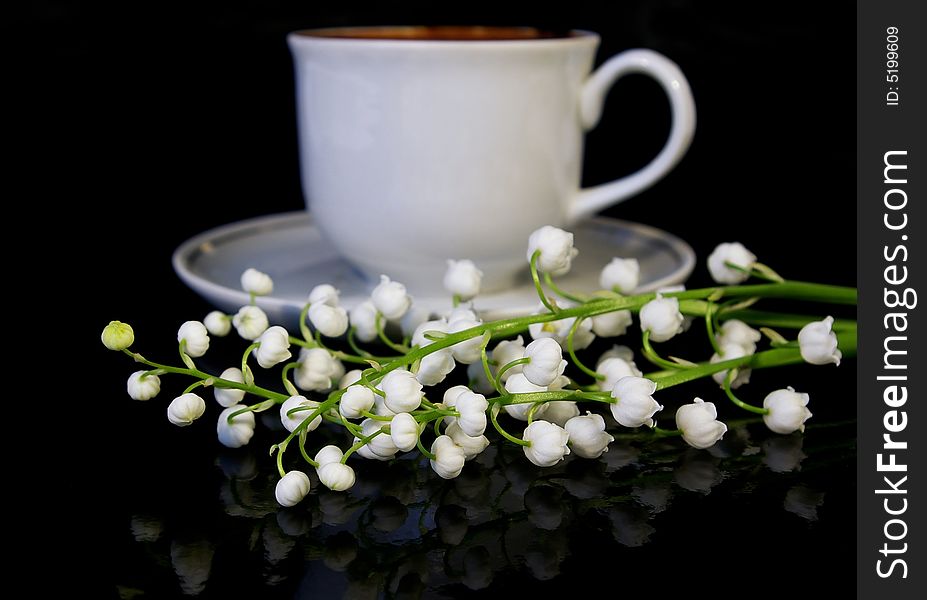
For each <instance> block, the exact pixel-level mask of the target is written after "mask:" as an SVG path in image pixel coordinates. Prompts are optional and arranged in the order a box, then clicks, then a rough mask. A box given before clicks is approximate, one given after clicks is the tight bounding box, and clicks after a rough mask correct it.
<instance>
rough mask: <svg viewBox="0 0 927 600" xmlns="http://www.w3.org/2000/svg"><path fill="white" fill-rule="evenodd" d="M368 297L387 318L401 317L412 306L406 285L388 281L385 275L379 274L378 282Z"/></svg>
mask: <svg viewBox="0 0 927 600" xmlns="http://www.w3.org/2000/svg"><path fill="white" fill-rule="evenodd" d="M370 299H371V301H372V302H373V305H374V306H375V307H376V309H377V310H378V311H379V312H380V314H382V315H383V316H384V317H386V318H387V319H400V318H402V315H404V314H406V311H407V310H409V307H410V306H412V298H410V297H409V294H407V293H406V286H404V285H402V284H401V283H399V282H398V281H390V278H389V277H387V276H386V275H380V283H379V284H378V285H377V287H375V288H373V293H371V295H370Z"/></svg>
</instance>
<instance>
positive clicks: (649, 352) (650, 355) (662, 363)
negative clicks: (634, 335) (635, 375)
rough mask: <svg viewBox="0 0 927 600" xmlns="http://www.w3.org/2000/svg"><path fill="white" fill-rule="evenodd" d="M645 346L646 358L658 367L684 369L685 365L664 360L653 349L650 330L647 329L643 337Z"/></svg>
mask: <svg viewBox="0 0 927 600" xmlns="http://www.w3.org/2000/svg"><path fill="white" fill-rule="evenodd" d="M641 339H642V340H643V344H644V356H645V357H646V358H647V360H649V361H650V362H651V363H653V364H655V365H656V366H658V367H663V368H664V369H670V370H672V369H684V368H686V367H684V366H683V365H681V364H679V363H674V362H672V361H669V360H666V359H665V358H662V357H661V356H660V355H659V354H657V351H656V350H654V349H653V346H651V345H650V330H649V329H647V330H645V331H644V333H643V336H641Z"/></svg>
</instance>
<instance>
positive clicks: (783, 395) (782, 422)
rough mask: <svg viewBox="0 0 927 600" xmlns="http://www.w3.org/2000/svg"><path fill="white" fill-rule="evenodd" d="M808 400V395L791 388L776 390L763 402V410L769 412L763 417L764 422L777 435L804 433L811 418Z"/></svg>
mask: <svg viewBox="0 0 927 600" xmlns="http://www.w3.org/2000/svg"><path fill="white" fill-rule="evenodd" d="M808 400H809V396H808V394H799V393H798V392H796V391H795V390H793V389H792V388H791V387H789V388H786V389H784V390H776V391H774V392H772V393H770V394H769V395H768V396H766V398H765V399H764V400H763V408H765V409H766V410H768V411H769V413H767V414H765V415H763V422H764V423H766V426H767V427H769V429H770V430H771V431H775V432H776V433H783V434H787V433H792V432H793V431H802V432H803V431H805V421H807V420H808V419H810V418H811V411H810V410H808Z"/></svg>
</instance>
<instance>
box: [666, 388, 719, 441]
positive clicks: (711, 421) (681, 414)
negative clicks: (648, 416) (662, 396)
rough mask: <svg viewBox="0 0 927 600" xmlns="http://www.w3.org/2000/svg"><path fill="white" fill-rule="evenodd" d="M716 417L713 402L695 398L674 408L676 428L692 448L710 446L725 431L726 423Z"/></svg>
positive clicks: (716, 411) (716, 412)
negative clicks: (690, 402) (689, 402)
mask: <svg viewBox="0 0 927 600" xmlns="http://www.w3.org/2000/svg"><path fill="white" fill-rule="evenodd" d="M717 418H718V409H717V408H715V405H714V403H712V402H705V401H704V400H702V399H701V398H696V399H695V401H694V402H693V403H692V404H683V405H682V406H680V407H679V408H678V409H677V410H676V428H677V429H679V430H681V431H682V439H684V440H685V441H686V443H687V444H689V445H690V446H692V447H693V448H710V447H711V446H713V445H714V444H715V442H717V441H718V440H720V439H721V437H722V436H724V434H725V432H727V425H725V424H724V423H722V422H721V421H718V420H717Z"/></svg>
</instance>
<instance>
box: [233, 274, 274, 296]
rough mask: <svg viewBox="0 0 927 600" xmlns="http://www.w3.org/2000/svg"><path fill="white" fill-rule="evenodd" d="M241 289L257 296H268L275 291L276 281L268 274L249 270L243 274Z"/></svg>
mask: <svg viewBox="0 0 927 600" xmlns="http://www.w3.org/2000/svg"><path fill="white" fill-rule="evenodd" d="M241 289H243V290H245V291H246V292H248V293H249V294H254V295H255V296H267V295H268V294H272V293H273V291H274V280H273V279H271V278H270V275H268V274H267V273H262V272H261V271H258V270H257V269H247V270H246V271H245V272H244V273H242V274H241Z"/></svg>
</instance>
